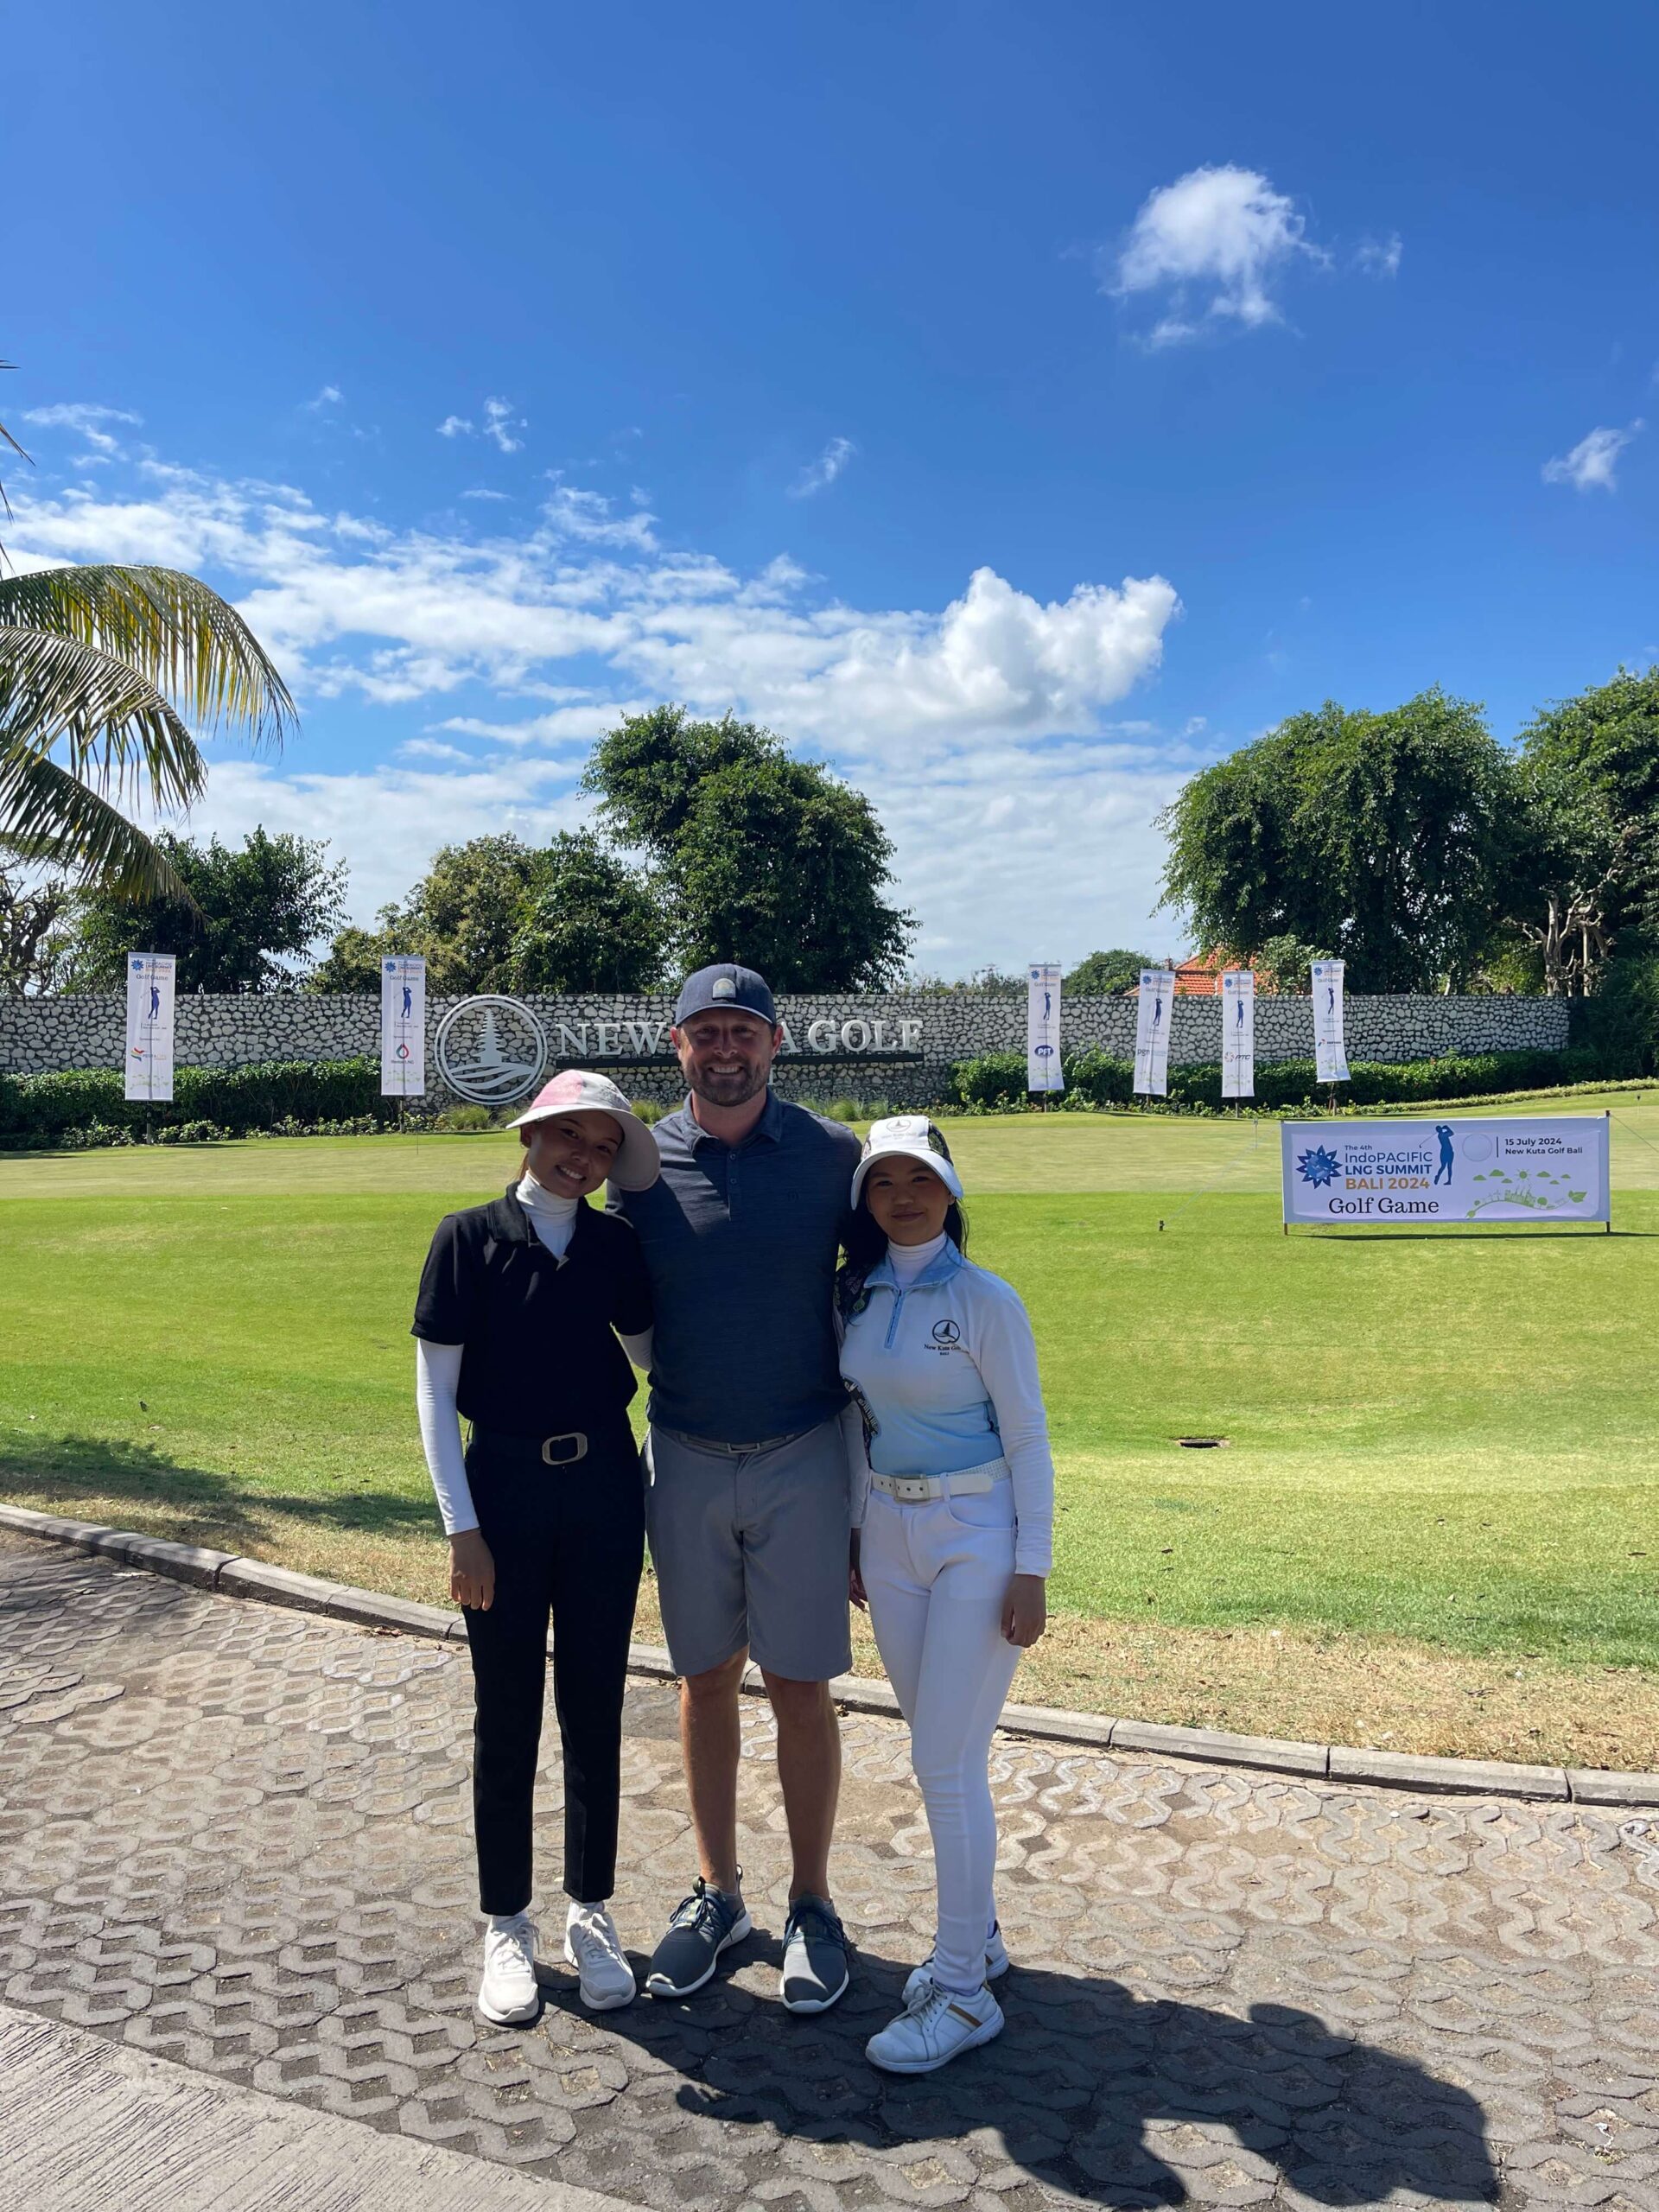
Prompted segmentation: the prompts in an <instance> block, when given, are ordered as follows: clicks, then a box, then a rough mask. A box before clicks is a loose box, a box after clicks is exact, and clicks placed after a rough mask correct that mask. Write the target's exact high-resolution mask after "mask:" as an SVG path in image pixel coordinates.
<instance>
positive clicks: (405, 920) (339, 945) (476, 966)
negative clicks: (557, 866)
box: [311, 833, 542, 995]
mask: <svg viewBox="0 0 1659 2212" xmlns="http://www.w3.org/2000/svg"><path fill="white" fill-rule="evenodd" d="M541 868H542V855H540V854H538V853H537V852H536V851H535V850H533V849H532V848H531V847H530V846H529V845H526V844H525V843H524V841H523V840H522V839H521V838H518V837H515V836H512V835H511V834H510V833H504V834H502V835H500V836H493V837H472V838H469V839H468V840H467V843H466V844H464V845H443V846H441V847H440V848H439V849H438V850H437V851H436V852H435V854H434V855H432V865H431V867H430V868H429V869H428V870H427V872H426V874H424V875H423V877H422V878H421V880H420V881H419V882H418V883H417V884H416V886H415V887H414V888H413V890H412V891H410V894H409V896H408V897H407V898H406V899H404V901H403V902H402V904H401V905H400V904H398V902H397V900H395V899H394V900H393V901H392V902H391V905H390V906H382V907H381V909H380V911H379V912H378V914H377V915H376V916H375V919H376V921H377V922H378V925H379V926H378V929H374V930H364V929H359V928H357V927H352V928H348V929H344V930H342V931H340V935H339V936H338V937H337V938H335V939H334V944H332V945H331V946H330V947H329V950H328V954H327V958H326V959H324V960H323V961H321V963H319V964H318V967H317V969H316V971H315V974H314V975H313V976H312V978H311V988H312V989H313V990H321V991H378V989H379V988H380V961H381V958H382V957H383V956H384V955H385V954H386V953H388V952H418V953H419V954H420V955H421V956H422V957H423V959H424V960H425V962H426V975H427V982H428V983H429V985H430V987H431V988H432V989H433V990H434V991H435V992H438V993H441V994H456V995H468V994H470V993H472V992H474V991H504V990H507V989H510V988H512V963H513V947H514V945H515V944H516V943H517V941H518V931H519V928H520V926H521V925H522V923H523V920H524V910H525V907H526V906H527V905H528V904H529V902H530V900H531V897H532V896H533V894H534V893H535V891H536V888H537V883H538V881H539V879H540V872H541Z"/></svg>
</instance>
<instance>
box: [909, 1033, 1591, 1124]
mask: <svg viewBox="0 0 1659 2212" xmlns="http://www.w3.org/2000/svg"><path fill="white" fill-rule="evenodd" d="M1060 1066H1061V1069H1062V1071H1063V1072H1064V1074H1065V1091H1066V1098H1067V1101H1068V1103H1071V1104H1078V1103H1081V1104H1083V1105H1086V1106H1129V1105H1133V1104H1134V1103H1135V1063H1134V1061H1133V1060H1128V1059H1116V1058H1112V1057H1111V1056H1110V1055H1109V1054H1107V1053H1105V1052H1067V1053H1065V1055H1064V1056H1063V1057H1062V1059H1061V1062H1060ZM1605 1072H1606V1071H1605V1068H1604V1066H1603V1065H1602V1063H1601V1056H1600V1055H1599V1053H1597V1052H1594V1051H1593V1050H1591V1049H1589V1048H1586V1047H1585V1046H1569V1047H1568V1048H1567V1051H1565V1052H1469V1053H1448V1054H1447V1055H1446V1057H1445V1058H1443V1059H1438V1060H1402V1061H1389V1060H1354V1061H1351V1062H1350V1064H1349V1074H1350V1077H1351V1081H1349V1082H1347V1083H1344V1084H1338V1085H1337V1086H1336V1090H1337V1097H1338V1101H1339V1103H1342V1104H1343V1105H1344V1106H1393V1105H1408V1104H1409V1103H1411V1102H1412V1100H1414V1099H1418V1098H1481V1097H1491V1096H1494V1095H1496V1094H1497V1093H1500V1092H1503V1091H1506V1090H1543V1089H1546V1088H1548V1087H1549V1086H1551V1085H1553V1084H1563V1083H1590V1082H1593V1081H1594V1080H1595V1079H1596V1078H1597V1077H1599V1076H1601V1075H1603V1074H1605ZM950 1082H951V1088H952V1090H954V1092H955V1094H956V1096H957V1101H958V1103H960V1104H962V1105H963V1106H966V1107H969V1108H977V1109H979V1111H981V1112H982V1113H1007V1112H1010V1111H1014V1110H1018V1109H1020V1108H1023V1107H1024V1106H1025V1105H1027V1103H1028V1099H1027V1090H1026V1056H1025V1054H1024V1053H1023V1052H987V1053H986V1054H984V1055H983V1056H982V1058H979V1059H976V1060H958V1061H957V1064H956V1065H955V1066H954V1067H953V1068H952V1069H951V1071H950ZM1328 1091H1329V1086H1327V1085H1326V1084H1322V1083H1320V1082H1319V1081H1318V1080H1317V1078H1316V1077H1315V1075H1314V1063H1313V1061H1312V1060H1258V1061H1257V1062H1256V1065H1255V1099H1254V1101H1253V1102H1249V1101H1247V1102H1246V1103H1254V1104H1255V1105H1256V1106H1259V1107H1267V1108H1268V1109H1274V1108H1275V1107H1296V1106H1301V1105H1313V1106H1317V1105H1322V1104H1323V1103H1325V1098H1326V1096H1328ZM1167 1103H1168V1104H1170V1105H1171V1106H1185V1107H1189V1108H1194V1107H1196V1108H1206V1109H1212V1110H1213V1109H1217V1108H1219V1107H1220V1106H1221V1104H1222V1103H1223V1101H1222V1096H1221V1066H1220V1063H1219V1062H1218V1061H1215V1060H1210V1061H1197V1062H1193V1063H1191V1064H1189V1065H1173V1066H1172V1067H1171V1068H1170V1071H1169V1096H1168V1100H1167Z"/></svg>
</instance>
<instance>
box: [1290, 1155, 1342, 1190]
mask: <svg viewBox="0 0 1659 2212" xmlns="http://www.w3.org/2000/svg"><path fill="white" fill-rule="evenodd" d="M1296 1172H1297V1173H1298V1174H1299V1175H1300V1177H1301V1179H1302V1180H1303V1182H1304V1183H1311V1184H1312V1185H1313V1188H1314V1189H1315V1190H1316V1191H1322V1190H1323V1189H1324V1188H1325V1185H1326V1184H1327V1183H1334V1182H1335V1181H1336V1179H1337V1178H1338V1175H1340V1174H1341V1173H1342V1155H1341V1154H1340V1153H1335V1152H1329V1151H1327V1150H1326V1148H1325V1146H1324V1145H1322V1144H1315V1145H1310V1146H1309V1147H1308V1148H1307V1150H1306V1152H1303V1153H1299V1154H1297V1156H1296Z"/></svg>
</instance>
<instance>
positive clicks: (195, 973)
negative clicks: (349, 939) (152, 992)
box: [70, 829, 346, 991]
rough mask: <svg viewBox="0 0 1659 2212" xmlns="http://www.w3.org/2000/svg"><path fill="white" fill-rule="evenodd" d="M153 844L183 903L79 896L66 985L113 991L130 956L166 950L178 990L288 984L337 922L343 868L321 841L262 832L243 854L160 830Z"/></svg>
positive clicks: (102, 892) (102, 893)
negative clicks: (309, 951) (172, 959)
mask: <svg viewBox="0 0 1659 2212" xmlns="http://www.w3.org/2000/svg"><path fill="white" fill-rule="evenodd" d="M156 844H157V847H158V848H159V849H160V851H161V853H162V857H163V858H164V859H165V861H166V862H167V864H168V868H169V869H170V871H171V872H172V874H173V875H174V876H175V878H176V880H177V881H178V882H179V883H180V885H181V887H182V888H183V890H184V892H185V893H186V894H187V896H188V903H186V900H185V899H165V898H143V897H139V898H123V897H122V896H120V894H119V893H117V892H114V891H111V890H109V889H98V890H93V891H90V892H86V893H83V894H82V896H81V897H80V899H79V901H78V902H77V905H76V910H75V913H74V918H73V924H72V943H71V947H70V970H71V973H70V986H71V988H74V989H78V990H86V991H107V990H118V989H119V988H121V985H122V982H123V979H124V976H125V973H126V957H127V955H128V954H129V953H130V952H131V951H133V950H143V951H145V952H170V953H172V954H173V955H174V956H175V958H176V959H177V961H178V987H179V988H180V990H181V991H270V990H281V989H284V988H291V987H292V986H293V985H294V984H295V983H296V982H298V980H299V978H300V975H301V973H302V965H301V963H302V961H303V956H304V954H305V952H306V950H307V949H308V947H309V946H310V945H313V944H315V943H316V941H317V939H318V938H321V937H326V936H327V934H328V932H329V931H331V930H333V929H334V928H335V927H336V926H337V925H338V923H339V921H340V913H341V911H342V908H343V905H344V893H345V886H346V867H345V863H344V862H343V861H342V862H340V863H339V864H338V865H337V866H335V867H333V868H330V867H329V866H328V864H327V857H326V855H327V846H326V845H324V844H322V843H314V842H312V841H311V840H310V839H308V838H305V837H295V836H289V834H288V833H287V832H285V831H284V832H282V833H280V834H279V835H277V836H271V835H270V833H269V832H268V831H267V830H265V829H255V830H254V831H253V832H252V833H251V835H250V836H248V837H247V838H246V839H245V841H244V843H243V845H242V848H241V849H240V851H237V850H235V849H232V847H230V846H227V845H222V844H221V843H220V842H219V839H218V838H217V837H215V838H214V839H213V842H211V843H210V844H207V845H205V846H204V845H199V844H196V843H194V842H192V841H191V840H190V839H189V838H188V837H179V836H174V835H173V834H171V833H170V832H168V831H166V830H163V831H162V834H161V836H159V837H158V838H157V839H156Z"/></svg>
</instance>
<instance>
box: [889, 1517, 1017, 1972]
mask: <svg viewBox="0 0 1659 2212" xmlns="http://www.w3.org/2000/svg"><path fill="white" fill-rule="evenodd" d="M859 1556H860V1564H861V1568H862V1571H863V1576H864V1586H865V1588H866V1590H867V1591H868V1593H869V1599H870V1624H871V1626H872V1627H873V1628H874V1630H875V1641H876V1645H877V1648H878V1649H879V1650H880V1654H881V1663H882V1665H883V1666H884V1667H885V1668H886V1669H887V1680H888V1681H890V1682H891V1683H892V1684H893V1689H894V1692H895V1693H896V1694H897V1696H898V1699H899V1707H900V1709H901V1710H902V1711H903V1713H904V1716H905V1718H906V1720H908V1721H909V1723H910V1756H911V1764H912V1766H913V1767H914V1768H915V1770H916V1780H917V1782H918V1784H919V1785H920V1788H921V1792H922V1802H923V1803H924V1804H925V1806H926V1808H927V1825H928V1828H929V1830H930V1832H931V1835H932V1838H933V1867H934V1880H935V1883H936V1885H937V1886H938V1916H939V1917H938V1942H937V1943H936V1944H935V1946H934V1973H935V1977H936V1979H937V1980H938V1982H939V1983H940V1985H941V1986H943V1987H944V1988H946V1989H950V1990H954V1991H958V1992H963V1993H966V1992H969V1991H973V1990H976V1989H978V1988H979V1987H980V1986H981V1985H982V1983H983V1981H984V1980H985V1939H986V1936H987V1933H988V1930H989V1929H990V1927H991V1924H992V1923H993V1922H994V1920H995V1916H996V1909H995V1901H994V1898H993V1894H992V1892H993V1885H994V1884H995V1876H996V1810H995V1806H994V1805H993V1804H992V1802H991V1783H990V1774H989V1766H990V1750H991V1736H992V1733H993V1732H994V1731H995V1727H996V1723H997V1717H998V1715H999V1714H1000V1713H1001V1710H1002V1706H1003V1701H1004V1700H1005V1699H1006V1698H1007V1694H1008V1685H1009V1684H1010V1683H1011V1682H1012V1681H1013V1680H1014V1669H1015V1668H1016V1667H1017V1666H1018V1665H1019V1663H1020V1653H1019V1650H1018V1649H1017V1648H1016V1646H1014V1644H1012V1643H1008V1642H1007V1640H1006V1638H1005V1637H1003V1634H1002V1625H1001V1624H1002V1609H1003V1607H1004V1605H1006V1604H1007V1596H1008V1584H1009V1581H1010V1580H1011V1579H1012V1577H1013V1574H1014V1485H1013V1484H1012V1483H1009V1482H1000V1483H998V1484H996V1485H995V1488H994V1489H992V1490H990V1491H981V1492H977V1493H975V1494H973V1495H971V1496H969V1497H942V1498H938V1499H931V1500H929V1501H928V1502H927V1503H925V1504H920V1505H900V1504H899V1503H896V1502H895V1500H893V1498H890V1497H888V1496H887V1493H886V1492H885V1491H879V1490H874V1489H873V1490H872V1491H870V1494H869V1503H868V1506H867V1508H866V1509H865V1516H864V1533H863V1538H862V1541H861V1546H860V1554H859Z"/></svg>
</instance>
